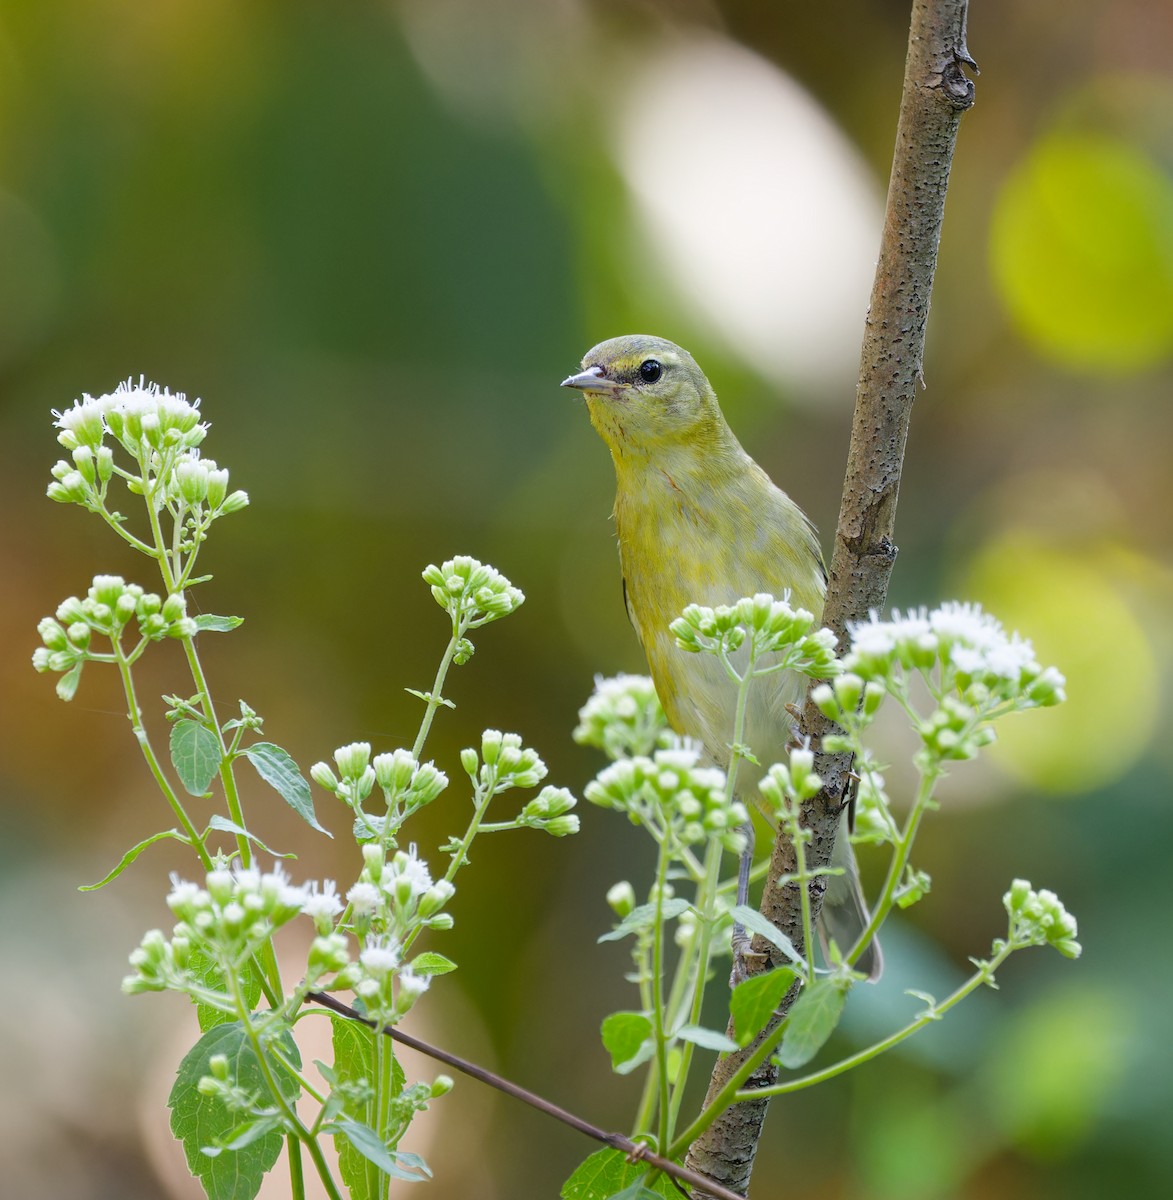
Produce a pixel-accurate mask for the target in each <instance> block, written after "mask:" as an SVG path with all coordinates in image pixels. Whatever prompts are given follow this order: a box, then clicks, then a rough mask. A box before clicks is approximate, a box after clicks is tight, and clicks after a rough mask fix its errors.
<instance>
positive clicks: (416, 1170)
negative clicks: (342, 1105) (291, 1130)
mask: <svg viewBox="0 0 1173 1200" xmlns="http://www.w3.org/2000/svg"><path fill="white" fill-rule="evenodd" d="M326 1132H327V1133H332V1134H334V1136H335V1137H336V1138H345V1139H346V1140H347V1141H348V1142H349V1143H350V1145H351V1146H353V1147H354V1148H355V1150H357V1151H358V1152H359V1154H361V1155H362V1156H363V1158H365V1159H366V1160H367V1161H368V1162H370V1163H373V1164H374V1165H375V1166H376V1167H378V1169H379V1170H380V1171H382V1172H383V1173H384V1174H385V1175H389V1176H390V1177H391V1178H392V1179H406V1180H408V1181H415V1182H418V1181H419V1180H421V1179H430V1178H431V1176H432V1172H431V1171H430V1170H429V1169H428V1164H427V1163H426V1162H424V1160H423V1159H422V1158H420V1156H419V1155H418V1154H400V1153H399V1151H398V1150H390V1149H388V1148H387V1146H386V1145H384V1143H383V1140H382V1138H380V1137H379V1135H378V1134H377V1133H376V1132H375V1131H374V1130H373V1129H372V1128H371V1127H370V1126H369V1125H364V1124H362V1122H360V1121H354V1120H352V1119H351V1118H350V1117H340V1118H339V1119H338V1120H337V1121H334V1122H333V1123H332V1124H331V1125H329V1126H327V1128H326ZM405 1164H410V1165H405Z"/></svg>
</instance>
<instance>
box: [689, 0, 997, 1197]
mask: <svg viewBox="0 0 1173 1200" xmlns="http://www.w3.org/2000/svg"><path fill="white" fill-rule="evenodd" d="M967 9H968V3H967V0H914V2H913V6H912V24H911V28H910V30H909V37H908V58H907V61H906V63H905V73H904V91H903V95H902V97H901V102H900V120H899V125H898V128H897V131H896V149H895V153H894V155H893V162H892V174H891V177H890V180H889V184H888V200H887V207H886V210H885V215H884V230H883V237H882V241H881V244H880V256H879V262H878V264H877V267H876V277H875V282H874V284H873V285H872V295H871V303H870V307H869V311H868V316H867V323H866V328H865V331H864V339H863V348H862V352H861V356H860V369H859V383H858V385H857V389H856V398H855V417H854V420H853V423H852V430H851V445H850V448H849V451H848V460H847V472H846V478H845V480H844V485H843V501H842V505H841V507H840V510H839V523H838V526H837V528H836V530H835V549H834V554H833V556H832V559H831V573H830V574H831V577H830V584H829V587H828V592H827V601H826V607H825V609H824V613H823V623H824V624H825V625H827V626H829V627H830V628H831V629H833V630H834V631H835V632H836V633H837V634H838V635H839V637H840V641H841V643H842V642H843V641H844V640H845V635H846V631H847V626H848V623H849V622H851V621H859V620H864V619H866V618H867V615H868V612H869V610H871V609H873V608H874V609H880V608H882V607H883V605H884V602H885V598H886V596H887V593H888V581H889V578H890V577H891V574H892V566H893V564H894V562H895V560H896V545H895V542H894V540H893V536H894V531H895V518H896V500H897V497H898V494H899V490H900V473H901V468H902V466H903V461H904V447H905V443H906V441H907V438H908V426H909V421H910V419H911V416H912V402H913V398H914V396H915V392H916V388H917V386H918V384H920V383H921V382H922V380H921V364H922V360H923V355H924V344H925V325H926V323H927V320H928V314H929V299H930V296H931V293H932V288H933V275H934V272H935V269H936V264H937V248H938V246H939V244H940V240H941V223H942V220H943V218H944V212H945V194H946V191H947V190H948V186H949V167H950V164H951V162H952V159H953V149H954V146H955V144H956V141H957V129H958V126H959V124H960V122H961V117H962V114H963V113H964V112H965V111H966V110H967V109H968V108H970V107H971V106H972V104H973V101H974V85H973V83H972V82H971V81H970V79H969V78H967V76H966V74H965V70H964V68H965V67H967V66H969V67H975V63H974V61H973V59H972V58H971V57H970V55H969V51H968V48H967V46H966V16H967ZM827 728H828V725H827V722H826V720H825V718H824V717H823V716H822V714H821V713H820V712H819V711H818V709H817V708H815V707H814V705H813V704H811V703H809V701H808V703H807V706H806V710H805V712H804V713H803V717H802V722H801V730H802V733H803V734H806V735H809V736H810V737H811V740H812V744H813V745H818V739H819V738H820V737H821V736H822V735H823V734H824V733H825V732H826V731H827ZM816 769H817V770H818V772H819V774H820V775H821V776H822V778H823V779H824V781H825V785H824V788H823V791H822V792H821V793H820V794H819V795H818V796H816V797H815V798H814V800H812V801H811V802H810V803H809V804H808V805H807V806H806V824H807V825H808V826H809V828H810V829H811V831H812V835H813V836H812V841H811V844H810V849H809V850H808V851H807V861H808V863H810V864H811V865H812V866H815V867H823V866H826V865H827V864H828V863H829V862H830V858H831V849H832V847H833V845H834V840H835V834H836V832H837V828H838V824H839V814H840V808H841V803H842V797H843V796H844V794H845V792H846V787H847V784H848V777H849V772H850V769H851V763H850V759H849V758H848V757H846V756H844V755H827V754H822V755H819V756H818V757H817V758H816ZM794 871H795V861H794V851H793V847H792V846H791V845H790V844H789V842H787V841H786V840H784V839H782V838H780V839H779V840H778V842H777V843H776V844H775V846H774V851H773V857H772V861H771V868H770V873H769V875H768V877H767V883H766V889H765V894H764V895H763V898H762V906H761V911H762V913H763V915H764V916H766V917H767V918H768V919H769V920H770V921H772V922H773V923H774V925H776V926H777V927H778V928H779V929H780V930H782V932H784V933H785V934H786V935H787V936H788V937H789V938H790V940H791V941H792V942H793V943H794V944H795V945H796V946H798V947H801V946H802V944H803V939H802V915H801V906H800V900H799V893H798V888H797V887H796V886H795V885H793V884H789V885H779V884H778V883H777V882H776V881H777V880H778V879H779V877H781V876H784V875H787V874H791V873H793V872H794ZM809 886H810V890H811V899H812V903H813V905H814V909H815V912H816V914H817V912H818V910H819V908H821V906H822V899H823V887H824V883H823V878H822V877H820V878H818V879H816V880H814V881H813V882H812V883H811V884H810V885H809ZM754 949H755V950H756V951H758V952H759V953H760V954H761V956H762V957H761V958H760V959H759V960H758V961H759V966H758V968H757V969H759V970H766V969H769V968H770V967H773V966H777V965H779V962H778V961H776V960H777V959H778V958H779V955H778V952H777V951H775V950H773V948H772V947H771V946H769V945H768V944H766V943H765V942H764V941H762V940H761V939H755V944H754ZM749 969H750V970H753V969H754V967H753V965H752V962H751V965H750V968H749ZM795 994H796V991H792V992H791V993H790V994H789V995H788V996H787V997H786V999H785V1000H784V1002H783V1005H782V1008H781V1009H780V1010H779V1013H778V1015H777V1017H776V1020H781V1019H783V1017H784V1016H785V1013H786V1011H787V1009H788V1008H789V1005H790V1003H791V1002H792V1001H793V999H794V996H795ZM756 1044H757V1043H755V1044H754V1045H756ZM753 1048H754V1046H751V1047H749V1049H747V1050H744V1051H741V1052H739V1053H737V1054H732V1055H729V1056H727V1057H725V1058H722V1059H721V1060H719V1061H718V1063H717V1065H716V1067H715V1068H714V1070H713V1076H712V1079H711V1080H710V1083H709V1093H708V1099H710V1100H711V1099H712V1098H713V1097H714V1096H716V1094H717V1093H718V1092H719V1091H720V1090H721V1088H722V1087H723V1086H724V1085H725V1083H726V1082H727V1081H728V1080H729V1079H730V1078H731V1077H732V1075H733V1074H734V1073H735V1072H736V1070H737V1068H738V1067H739V1066H740V1065H741V1063H743V1062H744V1061H745V1059H746V1057H747V1056H748V1055H749V1054H750V1053H751V1052H752V1050H753ZM777 1076H778V1068H777V1067H775V1066H773V1065H772V1064H770V1063H766V1064H765V1065H764V1066H763V1067H761V1068H759V1070H758V1071H757V1072H756V1073H755V1074H754V1075H752V1076H751V1077H750V1079H749V1081H748V1083H747V1084H746V1087H747V1088H749V1089H752V1088H754V1087H763V1086H767V1085H769V1084H771V1083H774V1082H775V1081H776V1079H777ZM767 1103H768V1102H767V1101H765V1100H761V1101H754V1100H748V1101H745V1102H743V1103H741V1104H736V1105H734V1106H733V1107H732V1108H730V1109H728V1110H727V1111H726V1112H725V1113H724V1114H723V1115H722V1116H721V1117H720V1118H719V1119H718V1120H717V1121H716V1122H714V1124H713V1125H712V1126H710V1127H709V1129H708V1130H707V1131H706V1132H705V1133H703V1134H702V1135H701V1136H700V1137H698V1138H697V1140H696V1141H695V1142H693V1144H692V1146H691V1147H690V1148H689V1152H688V1157H687V1160H686V1161H687V1164H688V1166H689V1167H690V1168H691V1169H693V1170H696V1171H699V1172H700V1173H701V1174H702V1175H705V1176H706V1177H707V1178H710V1179H712V1180H713V1181H714V1182H716V1183H718V1184H721V1185H722V1186H724V1187H726V1188H731V1189H732V1190H733V1191H735V1192H741V1193H744V1192H745V1191H746V1190H747V1188H748V1186H749V1178H750V1174H751V1172H752V1170H753V1163H754V1156H755V1154H756V1152H757V1145H758V1139H759V1138H760V1136H761V1131H762V1123H763V1121H764V1120H765V1115H766V1106H767ZM702 1194H703V1193H702Z"/></svg>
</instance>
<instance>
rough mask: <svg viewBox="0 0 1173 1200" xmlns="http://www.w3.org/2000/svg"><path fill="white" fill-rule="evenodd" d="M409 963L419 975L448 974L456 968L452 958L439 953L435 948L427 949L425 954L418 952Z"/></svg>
mask: <svg viewBox="0 0 1173 1200" xmlns="http://www.w3.org/2000/svg"><path fill="white" fill-rule="evenodd" d="M407 965H408V966H409V967H411V969H412V970H413V971H414V972H415V973H416V974H417V975H447V974H448V972H449V971H455V970H456V964H455V963H454V962H453V961H452V959H450V958H445V957H444V955H442V954H437V953H436V952H435V950H425V951H424V952H423V954H417V955H416V956H415V958H413V959H412V960H411V962H410V963H408V964H407Z"/></svg>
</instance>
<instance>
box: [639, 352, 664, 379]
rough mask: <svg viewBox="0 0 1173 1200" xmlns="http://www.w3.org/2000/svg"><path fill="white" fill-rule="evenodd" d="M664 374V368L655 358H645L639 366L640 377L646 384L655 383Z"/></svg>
mask: <svg viewBox="0 0 1173 1200" xmlns="http://www.w3.org/2000/svg"><path fill="white" fill-rule="evenodd" d="M663 373H664V368H663V367H662V366H660V364H659V363H658V362H657V361H656V360H655V359H654V358H645V359H644V360H643V362H641V363H640V364H639V377H640V379H642V380H643V381H644V383H655V382H656V380H657V379H659V378H660V376H661V375H662V374H663Z"/></svg>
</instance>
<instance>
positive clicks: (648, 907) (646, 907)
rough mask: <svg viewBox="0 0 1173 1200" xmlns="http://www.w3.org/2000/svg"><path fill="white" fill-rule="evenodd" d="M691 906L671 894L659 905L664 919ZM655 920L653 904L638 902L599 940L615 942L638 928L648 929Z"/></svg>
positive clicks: (674, 915) (666, 919)
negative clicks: (669, 897)
mask: <svg viewBox="0 0 1173 1200" xmlns="http://www.w3.org/2000/svg"><path fill="white" fill-rule="evenodd" d="M691 907H692V906H691V905H690V904H689V902H688V901H687V900H683V899H681V898H680V897H679V896H673V897H672V898H671V899H670V900H665V901H664V903H663V904H662V905H661V906H660V908H661V910H662V912H663V916H664V920H665V921H671V920H672V919H673V918H674V917H678V916H680V914H681V913H682V912H686V911H687V910H688V909H689V908H691ZM655 920H656V906H655V905H654V904H640V905H637V906H636V907H635V908H633V909H632V910H631V912H629V913H628V914H627V916H625V917H624V918H623V920H622V921H620V922H619V924H618V925H616V926H615V928H614V929H612V930H611V932H610V933H604V934H603V935H602V937H600V938H599V941H600V942H617V941H619V940H620V939H622V938H625V937H627V935H628V934H629V933H635V932H636V931H637V930H640V929H648V928H650V926H651V925H652V924H653V923H654V922H655Z"/></svg>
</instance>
